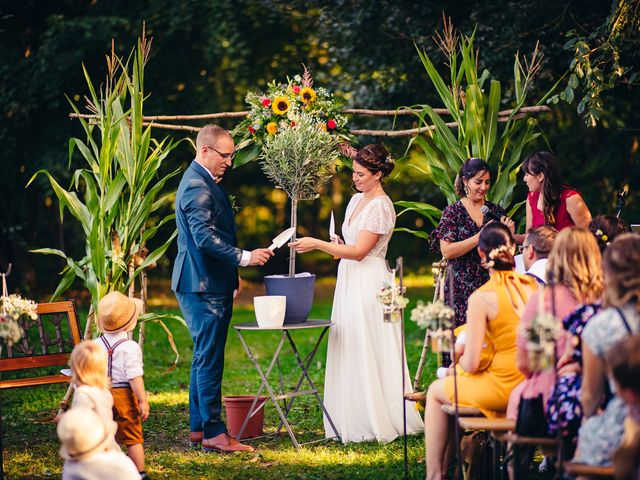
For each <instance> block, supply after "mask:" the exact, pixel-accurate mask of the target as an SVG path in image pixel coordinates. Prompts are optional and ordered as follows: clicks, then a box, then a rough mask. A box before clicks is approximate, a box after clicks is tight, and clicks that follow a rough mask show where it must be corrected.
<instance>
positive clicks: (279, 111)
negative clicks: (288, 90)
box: [271, 96, 291, 115]
mask: <svg viewBox="0 0 640 480" xmlns="http://www.w3.org/2000/svg"><path fill="white" fill-rule="evenodd" d="M290 106H291V102H289V99H288V98H287V97H285V96H280V97H276V98H275V99H274V100H273V103H272V104H271V109H272V110H273V112H274V113H275V114H276V115H284V114H285V113H287V112H288V111H289V107H290Z"/></svg>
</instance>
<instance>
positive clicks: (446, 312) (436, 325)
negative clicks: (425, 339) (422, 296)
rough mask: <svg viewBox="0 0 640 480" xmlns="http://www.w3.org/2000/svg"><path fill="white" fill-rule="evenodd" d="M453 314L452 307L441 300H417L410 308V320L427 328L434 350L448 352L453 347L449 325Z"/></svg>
mask: <svg viewBox="0 0 640 480" xmlns="http://www.w3.org/2000/svg"><path fill="white" fill-rule="evenodd" d="M454 316H455V313H454V311H453V309H452V308H451V307H449V306H448V305H445V303H444V302H442V301H441V300H436V301H434V302H431V303H427V304H425V303H424V302H423V301H421V300H419V301H418V304H417V305H416V307H415V308H414V309H413V310H411V320H412V321H414V322H416V324H418V326H419V327H422V328H426V329H427V332H428V334H429V337H430V338H431V349H432V350H433V351H434V352H450V351H451V350H452V349H453V343H452V339H451V327H452V326H453V318H454Z"/></svg>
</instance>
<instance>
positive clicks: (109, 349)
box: [100, 336, 130, 388]
mask: <svg viewBox="0 0 640 480" xmlns="http://www.w3.org/2000/svg"><path fill="white" fill-rule="evenodd" d="M100 340H102V343H103V344H104V346H105V347H106V349H107V356H108V359H107V362H108V363H107V365H108V367H107V368H108V371H107V374H108V375H109V380H111V371H112V363H113V352H115V350H116V348H118V346H119V345H120V344H122V343H124V342H126V341H127V340H128V339H126V338H121V339H120V340H118V341H117V342H116V343H114V344H113V347H112V346H111V345H109V342H108V341H107V339H106V338H104V336H102V337H100ZM129 386H130V385H129V382H121V383H115V384H112V385H111V388H122V387H129Z"/></svg>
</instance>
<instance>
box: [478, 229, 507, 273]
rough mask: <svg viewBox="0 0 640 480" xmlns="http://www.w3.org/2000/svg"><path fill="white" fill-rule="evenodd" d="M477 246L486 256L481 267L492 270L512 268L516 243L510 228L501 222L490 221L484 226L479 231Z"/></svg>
mask: <svg viewBox="0 0 640 480" xmlns="http://www.w3.org/2000/svg"><path fill="white" fill-rule="evenodd" d="M478 248H479V249H480V250H482V251H483V252H484V254H485V256H486V258H485V260H484V262H483V265H482V266H483V267H485V268H493V269H494V270H513V268H514V267H515V265H516V262H515V261H514V260H513V256H514V255H515V253H516V245H515V242H514V240H513V235H512V234H511V230H509V228H507V226H506V225H504V224H502V223H497V222H492V223H488V224H487V225H485V226H484V228H483V229H482V230H481V231H480V238H479V239H478Z"/></svg>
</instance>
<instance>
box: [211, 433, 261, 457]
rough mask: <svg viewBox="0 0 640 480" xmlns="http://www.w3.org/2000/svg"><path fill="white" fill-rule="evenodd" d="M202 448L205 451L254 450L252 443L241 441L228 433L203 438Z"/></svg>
mask: <svg viewBox="0 0 640 480" xmlns="http://www.w3.org/2000/svg"><path fill="white" fill-rule="evenodd" d="M202 450H204V451H205V452H218V453H233V452H253V450H254V449H253V447H252V446H251V445H245V444H243V443H240V442H239V441H237V440H236V439H235V438H232V437H230V436H229V434H227V433H221V434H220V435H216V436H215V437H213V438H203V439H202Z"/></svg>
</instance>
